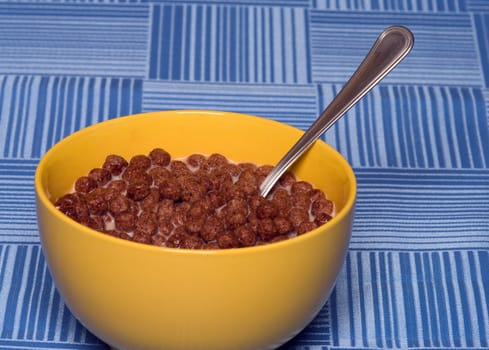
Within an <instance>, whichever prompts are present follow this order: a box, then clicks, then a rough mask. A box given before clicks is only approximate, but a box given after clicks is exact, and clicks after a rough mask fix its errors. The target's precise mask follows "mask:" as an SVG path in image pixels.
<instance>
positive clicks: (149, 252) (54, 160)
mask: <svg viewBox="0 0 489 350" xmlns="http://www.w3.org/2000/svg"><path fill="white" fill-rule="evenodd" d="M301 133H302V131H300V130H298V129H295V128H293V127H290V126H287V125H284V124H281V123H278V122H275V121H271V120H267V119H264V118H259V117H253V116H248V115H242V114H236V113H228V112H214V111H168V112H152V113H145V114H140V115H133V116H128V117H121V118H117V119H113V120H109V121H106V122H102V123H99V124H96V125H93V126H90V127H88V128H85V129H83V130H81V131H78V132H76V133H74V134H72V135H70V136H68V137H67V138H65V139H64V140H62V141H61V142H59V143H58V144H56V145H55V146H53V147H52V148H51V149H50V150H49V151H48V152H47V153H46V154H45V155H44V157H43V158H42V159H41V161H40V163H39V166H38V168H37V171H36V175H35V189H36V195H37V211H38V223H39V231H40V236H41V243H42V247H43V251H44V254H45V257H46V261H47V263H48V266H49V269H50V272H51V274H52V277H53V280H54V282H55V284H56V286H57V288H58V290H59V292H60V294H61V296H62V297H63V299H64V301H65V302H66V304H67V306H68V307H69V309H70V310H71V311H72V313H73V314H74V315H75V317H77V318H78V319H79V320H80V322H81V323H82V324H83V325H84V326H85V327H87V328H88V329H89V330H90V331H91V332H92V333H94V334H95V335H96V336H97V337H99V338H100V339H101V340H103V341H104V342H106V343H108V344H110V345H111V346H112V347H114V348H117V349H266V348H274V347H277V346H279V345H281V344H283V343H284V342H286V341H287V340H289V339H290V338H292V337H293V336H295V335H296V334H297V333H298V332H300V331H301V330H302V329H303V328H304V327H305V326H306V325H307V324H308V323H309V322H310V321H311V320H312V319H313V318H314V317H315V315H316V314H317V313H318V312H319V310H320V309H321V308H322V306H323V305H324V303H325V302H326V300H327V298H328V296H329V294H330V293H331V290H332V288H333V287H334V283H335V281H336V278H337V276H338V273H339V271H340V269H341V267H342V265H343V261H344V258H345V255H346V252H347V249H348V244H349V240H350V234H351V226H352V222H353V209H354V202H355V197H356V181H355V176H354V174H353V171H352V169H351V168H350V166H349V165H348V163H347V162H346V161H345V160H344V158H343V157H342V156H341V155H340V154H339V153H338V152H336V151H335V150H334V149H332V148H331V147H330V146H328V145H326V144H325V143H324V142H322V141H318V142H316V143H315V144H314V146H313V147H312V148H311V149H310V150H309V151H308V152H307V153H306V154H305V155H304V156H303V157H302V158H301V159H300V160H299V161H298V162H297V163H296V164H295V165H294V167H293V168H292V170H293V172H294V173H295V174H296V175H297V177H298V178H300V179H301V180H305V181H308V182H311V183H312V184H314V186H315V187H318V188H320V189H321V190H323V191H325V192H326V194H327V195H328V197H329V198H330V199H331V200H333V201H334V202H335V205H336V213H337V214H336V216H335V217H334V218H333V219H332V220H331V221H330V222H328V223H327V224H325V225H323V226H321V227H319V228H317V229H315V230H313V231H311V232H308V233H306V234H304V235H301V236H299V237H296V238H293V239H290V240H286V241H281V242H277V243H272V244H268V245H263V246H256V247H249V248H238V249H222V250H186V249H171V248H162V247H156V246H151V245H146V244H140V243H135V242H129V241H125V240H122V239H119V238H115V237H111V236H108V235H104V234H102V233H100V232H97V231H94V230H91V229H89V228H87V227H85V226H83V225H81V224H78V223H76V222H75V221H73V220H71V219H69V218H68V217H67V216H65V215H63V214H62V213H61V212H59V211H58V210H57V209H56V208H55V206H54V204H53V202H54V200H55V199H56V198H58V197H59V196H61V195H62V194H64V193H66V192H68V191H69V190H70V189H71V187H72V185H73V183H74V181H75V180H76V178H77V177H79V176H81V175H83V174H86V173H87V172H88V171H89V170H90V169H92V168H95V167H97V166H99V165H100V164H102V163H103V160H104V159H105V157H106V156H107V155H108V154H112V153H116V154H120V155H122V156H124V157H126V158H130V157H131V156H133V155H135V154H140V153H147V152H148V151H149V150H151V149H153V148H156V147H161V148H164V149H165V150H167V151H168V152H170V153H171V154H172V156H174V157H183V156H187V155H189V154H193V153H203V154H212V153H221V154H223V155H225V156H226V157H227V158H228V159H231V160H233V161H237V162H255V163H258V164H275V163H276V162H277V161H278V160H279V159H280V158H281V156H282V155H283V154H284V153H285V152H286V151H287V149H288V148H290V146H291V145H292V144H293V143H294V142H295V141H296V140H297V139H298V138H299V136H300V135H301Z"/></svg>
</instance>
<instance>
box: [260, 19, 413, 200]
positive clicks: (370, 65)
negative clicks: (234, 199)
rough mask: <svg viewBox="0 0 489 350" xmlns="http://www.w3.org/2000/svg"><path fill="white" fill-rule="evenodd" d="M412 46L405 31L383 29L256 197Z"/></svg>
mask: <svg viewBox="0 0 489 350" xmlns="http://www.w3.org/2000/svg"><path fill="white" fill-rule="evenodd" d="M413 44H414V36H413V33H411V31H410V30H409V29H408V28H406V27H403V26H393V27H389V28H387V29H385V30H384V31H383V32H382V33H381V34H380V35H379V37H378V38H377V40H376V41H375V43H374V44H373V46H372V48H371V49H370V51H369V53H368V54H367V56H365V58H364V59H363V61H362V63H360V65H359V66H358V68H357V70H356V71H355V73H353V75H352V76H351V78H350V79H349V80H348V82H347V83H346V84H345V86H344V87H343V89H342V90H341V91H340V92H339V93H338V95H336V97H335V98H334V99H333V101H331V103H330V104H329V106H328V107H327V108H326V109H325V110H324V111H323V112H322V113H321V115H320V116H319V117H318V119H316V121H315V122H314V123H313V124H312V125H311V126H310V127H309V129H308V130H307V131H306V132H305V133H304V134H303V135H302V137H301V138H300V139H299V140H298V141H297V143H296V144H295V145H294V146H292V148H291V149H290V150H289V151H288V152H287V154H285V156H284V157H283V158H282V159H281V160H280V161H279V162H278V163H277V165H276V166H275V167H274V168H273V170H272V171H271V172H270V174H269V175H268V176H267V177H266V178H265V180H264V181H263V182H262V184H261V185H260V194H261V195H262V196H263V197H266V196H267V195H268V193H269V192H270V190H271V189H272V187H273V186H274V185H275V183H276V182H277V181H278V179H279V178H280V177H281V176H282V174H283V173H284V172H285V171H286V170H287V169H288V168H289V167H290V166H291V165H292V164H293V163H294V162H295V161H296V160H297V159H298V158H299V157H300V156H301V155H302V154H303V153H304V152H305V151H306V150H307V149H308V148H309V147H310V146H311V145H312V144H313V142H314V141H316V140H317V139H318V138H319V137H320V136H321V135H322V134H323V133H324V132H325V131H326V130H328V129H329V128H330V127H331V126H332V125H333V124H334V123H335V122H336V121H337V120H338V119H340V118H341V117H342V116H343V115H344V114H345V113H346V112H347V111H348V110H349V109H350V108H351V107H352V106H353V105H354V104H355V103H357V102H358V101H359V100H360V99H361V98H362V97H363V96H365V94H366V93H367V92H369V91H370V90H371V89H372V88H373V87H374V86H375V85H377V83H378V82H379V81H380V80H381V79H382V78H384V77H385V76H386V75H387V74H388V73H389V72H390V71H391V70H392V69H394V67H396V66H397V64H398V63H399V62H401V60H402V59H403V58H404V57H406V55H407V54H408V53H409V51H411V48H412V47H413Z"/></svg>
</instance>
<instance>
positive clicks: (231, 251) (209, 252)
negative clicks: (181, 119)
mask: <svg viewBox="0 0 489 350" xmlns="http://www.w3.org/2000/svg"><path fill="white" fill-rule="evenodd" d="M196 113H198V114H205V115H212V116H218V117H226V116H228V117H231V116H232V117H244V118H251V119H259V120H260V121H261V122H265V123H272V124H274V125H280V126H281V127H286V128H292V129H294V130H296V131H299V132H300V133H304V131H303V130H300V129H298V128H296V127H294V126H291V125H289V124H285V123H282V122H280V121H276V120H273V119H267V118H264V117H259V116H255V115H251V114H246V113H237V112H227V111H216V110H198V109H192V110H164V111H150V112H143V113H136V114H130V115H126V116H120V117H115V118H112V119H107V120H104V121H101V122H97V123H94V124H91V125H89V126H86V127H84V128H81V129H79V130H77V131H75V132H73V133H71V134H69V135H68V136H66V137H64V138H62V139H61V140H59V141H58V142H56V143H55V144H54V145H52V146H51V147H50V148H49V149H48V150H47V151H46V152H45V153H44V155H42V156H41V158H40V160H39V162H38V165H37V167H36V171H35V174H34V189H35V193H36V201H37V202H40V203H41V204H42V205H43V206H44V207H45V208H47V210H48V211H49V212H51V214H53V215H54V216H55V217H56V218H57V219H59V220H61V221H62V222H64V223H66V224H67V225H69V226H72V227H75V228H76V229H77V230H80V231H81V232H83V234H87V235H89V236H94V237H95V238H96V239H102V240H107V242H111V244H118V245H121V246H125V247H126V248H129V249H140V250H142V251H146V252H148V253H156V254H163V253H164V254H191V255H196V256H199V255H206V256H229V255H232V256H238V255H242V254H250V253H255V252H256V253H258V252H266V251H270V250H275V249H282V247H284V248H285V247H287V246H289V245H294V244H298V243H300V242H302V241H306V240H309V239H313V238H314V236H317V235H320V234H322V230H321V229H320V228H321V227H322V226H324V225H329V226H336V225H338V224H339V222H340V221H342V220H343V219H344V217H345V216H346V215H348V213H349V212H352V211H354V206H355V201H356V196H357V181H356V177H355V173H354V171H353V169H352V167H351V165H350V164H349V163H348V161H347V160H346V159H345V158H344V157H343V156H342V155H341V154H340V153H339V152H338V151H337V150H336V149H334V148H333V147H332V146H330V145H329V144H327V143H326V142H325V141H323V140H321V139H318V140H317V141H316V144H317V145H318V146H317V147H320V148H322V149H324V150H326V151H327V152H328V153H330V154H331V155H332V156H333V157H334V158H336V160H337V161H338V162H339V163H341V165H342V168H343V169H344V170H345V174H346V177H347V178H348V182H349V183H350V186H351V190H350V194H349V195H348V198H347V200H346V201H345V204H344V206H343V208H342V210H340V211H339V212H338V213H337V214H336V215H335V216H334V217H333V218H332V219H331V220H330V221H328V222H327V223H326V224H324V225H321V226H319V227H318V228H315V229H313V230H311V231H309V232H307V233H306V234H303V235H299V236H297V237H293V238H291V239H286V240H283V241H279V242H273V243H269V244H263V245H257V246H251V247H240V248H220V249H188V248H169V247H161V246H154V245H151V244H146V243H138V242H133V241H128V240H125V239H121V238H118V237H113V236H110V235H107V234H103V233H101V232H99V231H97V230H94V229H91V228H89V227H87V226H85V225H82V224H81V223H79V222H77V221H75V220H73V219H71V218H69V217H68V216H66V215H65V214H63V213H62V212H61V211H59V210H58V209H56V207H55V205H54V203H53V202H52V201H51V200H50V199H49V196H48V194H47V192H46V191H45V189H44V188H43V186H42V182H41V178H42V173H43V171H44V168H45V166H46V163H47V162H48V160H49V158H50V157H51V156H52V154H54V153H55V152H56V150H57V149H58V148H60V147H62V146H63V145H64V144H65V143H68V142H70V140H71V139H72V138H74V137H77V136H78V135H80V134H83V133H87V132H90V131H91V130H93V129H95V128H98V127H100V125H101V124H104V125H105V124H112V123H119V122H121V120H125V119H128V118H135V117H139V118H140V117H151V116H156V115H162V116H164V115H165V114H168V115H175V114H176V115H179V114H180V115H185V114H196ZM38 206H39V203H37V205H36V207H38ZM37 215H38V213H37ZM37 220H39V218H37ZM39 234H40V232H39Z"/></svg>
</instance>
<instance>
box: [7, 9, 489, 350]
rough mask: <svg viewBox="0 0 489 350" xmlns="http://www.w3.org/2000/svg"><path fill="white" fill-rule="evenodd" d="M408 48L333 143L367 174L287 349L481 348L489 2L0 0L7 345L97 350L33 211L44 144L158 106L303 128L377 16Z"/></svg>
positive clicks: (484, 336) (488, 199)
mask: <svg viewBox="0 0 489 350" xmlns="http://www.w3.org/2000/svg"><path fill="white" fill-rule="evenodd" d="M393 24H402V25H405V26H408V27H409V28H411V30H412V31H413V32H414V35H415V37H416V43H415V47H414V49H413V51H412V53H411V54H410V55H409V56H408V57H407V58H406V60H405V61H403V62H402V63H401V65H400V66H399V67H398V69H396V70H395V71H394V72H393V73H392V74H391V75H389V76H388V77H387V78H386V79H385V80H384V81H383V82H382V83H381V85H380V86H378V87H376V88H375V89H374V90H373V91H372V92H371V93H370V94H369V95H367V96H366V98H365V99H363V100H362V101H361V102H360V104H359V105H358V106H356V107H355V108H354V109H352V110H351V111H350V112H349V113H348V115H347V116H346V117H345V118H343V119H342V120H341V121H340V122H339V123H338V124H337V125H336V126H335V127H334V128H333V129H332V130H330V131H328V133H327V135H325V139H326V141H327V142H328V143H330V144H331V145H333V146H334V147H335V148H337V149H338V150H339V151H340V152H341V153H342V154H343V155H344V156H345V157H346V158H347V159H348V160H349V161H350V162H351V164H352V165H353V167H354V169H355V171H356V174H357V176H358V202H357V211H356V221H355V224H354V230H353V237H352V241H351V247H350V251H349V254H348V257H347V260H346V263H345V265H344V268H343V270H342V273H341V275H340V277H339V279H338V282H337V286H336V288H335V290H334V292H333V294H332V296H331V298H330V300H329V301H328V302H327V304H326V305H325V306H324V308H323V309H322V311H321V312H320V314H319V315H318V316H317V318H316V319H315V320H314V321H313V322H312V323H311V324H310V325H309V326H308V327H307V328H306V329H305V330H304V331H303V332H302V333H301V334H299V335H298V336H297V337H296V338H294V339H293V340H291V341H290V342H289V343H287V344H286V345H284V346H283V349H311V350H312V349H366V348H369V349H370V348H396V349H397V348H402V349H433V348H437V349H438V348H449V349H461V348H486V349H487V348H489V215H488V214H489V128H488V125H489V124H488V123H489V90H488V87H489V1H485V0H467V1H464V0H423V1H420V0H417V1H416V0H393V1H387V0H365V1H359V0H341V1H340V0H291V1H285V0H265V1H258V0H250V1H231V0H210V1H200V0H193V1H181V2H176V1H157V0H155V1H151V0H149V1H143V0H141V1H129V0H128V1H122V0H121V1H118V0H111V1H109V0H107V1H104V0H86V1H85V0H79V1H69V0H64V1H63V0H60V1H48V0H40V1H34V0H32V1H29V0H27V1H20V0H19V1H4V0H1V1H0V348H1V349H106V348H107V346H106V345H105V344H103V343H102V342H101V341H100V340H98V339H97V338H96V337H94V336H93V335H92V334H90V333H89V332H88V331H87V330H85V329H84V328H83V327H82V326H81V325H80V324H79V323H78V322H77V321H76V319H75V318H74V317H73V316H72V315H71V314H70V312H69V310H68V309H67V308H66V306H65V305H64V303H63V300H62V299H61V298H60V296H59V294H58V293H57V291H56V289H55V287H54V285H53V283H52V280H51V277H50V275H49V272H48V270H47V268H46V265H45V261H44V257H43V253H42V250H41V247H40V244H39V237H38V230H37V224H36V214H35V204H34V190H33V175H34V171H35V168H36V165H37V163H38V161H39V158H40V157H41V156H42V155H43V153H44V152H45V151H46V150H47V149H48V148H49V147H50V146H51V145H53V144H54V143H55V142H57V141H58V140H60V139H61V138H63V137H64V136H66V135H68V134H70V133H72V132H73V131H75V130H78V129H80V128H83V127H85V126H87V125H90V124H94V123H97V122H99V121H102V120H106V119H109V118H117V117H119V116H123V115H128V114H132V113H137V112H144V111H153V110H168V109H196V108H198V109H202V108H205V109H215V110H229V111H236V112H244V113H250V114H255V115H260V116H264V117H267V118H271V119H275V120H279V121H282V122H285V123H288V124H291V125H294V126H296V127H299V128H302V129H305V128H306V127H307V126H308V125H310V123H311V122H312V121H313V120H314V119H315V117H316V115H318V113H319V112H320V111H321V110H322V109H323V108H324V107H325V106H326V105H327V104H328V103H329V101H330V100H331V99H332V97H333V96H334V95H335V93H336V92H337V91H338V89H340V87H341V86H342V84H343V83H344V82H345V81H346V79H347V78H348V77H349V75H350V74H351V73H352V72H353V70H354V69H355V67H356V66H357V64H359V62H360V61H361V59H362V58H363V56H364V55H365V54H366V52H367V51H368V49H369V47H370V45H371V44H372V43H373V41H374V40H375V38H376V37H377V35H378V34H379V33H380V31H381V30H382V29H383V28H385V27H387V26H390V25H393Z"/></svg>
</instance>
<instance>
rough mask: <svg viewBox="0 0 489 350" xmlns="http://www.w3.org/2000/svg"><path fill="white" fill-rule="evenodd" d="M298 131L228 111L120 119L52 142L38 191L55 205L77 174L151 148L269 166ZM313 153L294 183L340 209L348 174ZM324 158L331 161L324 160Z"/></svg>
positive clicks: (342, 164) (324, 148)
mask: <svg viewBox="0 0 489 350" xmlns="http://www.w3.org/2000/svg"><path fill="white" fill-rule="evenodd" d="M301 133H302V132H301V131H300V130H298V129H296V128H293V127H290V126H287V125H284V124H281V123H278V122H275V121H271V120H267V119H263V118H258V117H253V116H244V115H240V114H236V113H229V112H211V111H173V112H159V113H158V112H154V113H145V114H141V115H134V116H129V117H122V118H118V119H113V120H109V121H106V122H104V123H100V124H96V125H93V126H90V127H88V128H85V129H83V130H81V131H78V132H76V133H74V134H72V135H71V136H69V137H67V138H66V139H64V140H62V141H60V142H59V143H58V144H56V145H55V146H54V147H53V148H52V149H51V150H50V151H48V152H47V154H46V155H45V156H44V158H43V159H42V161H41V163H40V168H42V174H41V175H42V177H41V179H40V180H41V181H42V186H40V188H39V189H40V191H41V195H42V192H45V194H46V195H47V198H49V199H50V200H51V201H54V200H55V199H56V198H58V197H59V196H61V195H62V194H64V193H66V192H68V191H70V190H71V188H72V186H73V183H74V181H75V180H76V179H77V178H78V177H79V176H81V175H84V174H86V173H88V171H89V170H90V169H92V168H94V167H100V166H101V164H102V163H103V161H104V159H105V157H106V156H107V155H108V154H119V155H122V156H124V157H126V158H127V159H129V158H130V157H131V156H133V155H135V154H147V153H148V152H149V151H150V150H151V149H153V148H155V147H161V148H163V149H165V150H167V151H168V152H169V153H170V154H171V155H172V157H174V158H178V157H185V156H187V155H190V154H193V153H201V154H207V155H209V154H212V153H221V154H223V155H225V156H226V157H227V158H228V159H231V160H233V161H236V162H254V163H258V164H260V165H263V164H271V165H273V164H275V163H276V162H277V161H278V160H279V159H280V158H281V157H282V156H283V155H284V154H285V152H286V151H287V150H288V149H289V148H290V147H291V146H292V145H293V144H294V143H295V142H296V140H297V139H298V138H299V137H300V135H301ZM313 148H317V149H319V151H318V150H317V149H316V150H314V151H313V150H312V149H313ZM312 149H311V150H309V151H308V152H307V153H306V154H305V155H304V156H303V157H302V158H301V159H299V161H297V162H296V163H295V164H294V166H293V167H292V169H291V170H292V171H293V172H294V173H295V174H296V175H297V176H298V178H299V179H301V180H305V181H309V182H311V183H313V184H314V185H315V186H316V187H318V188H320V189H322V190H324V191H325V192H326V193H327V194H328V197H329V198H330V199H332V200H333V201H334V202H335V205H336V206H337V210H338V211H341V209H342V208H343V207H344V206H345V205H346V204H347V202H348V201H350V202H351V201H352V196H351V194H352V193H353V192H354V188H352V185H354V182H355V181H354V174H353V171H352V170H351V168H350V166H349V165H348V164H347V162H346V161H345V160H344V159H343V158H342V157H341V155H339V154H338V153H337V152H336V151H334V150H333V149H332V148H331V147H330V146H328V145H326V144H325V143H324V142H322V141H318V142H316V144H315V145H313V147H312ZM325 157H326V158H331V161H327V162H325V161H324V158H325ZM314 164H317V165H318V166H317V167H315V166H314ZM311 165H312V166H311ZM319 165H320V166H319ZM325 165H326V166H325ZM350 204H351V203H350Z"/></svg>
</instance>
